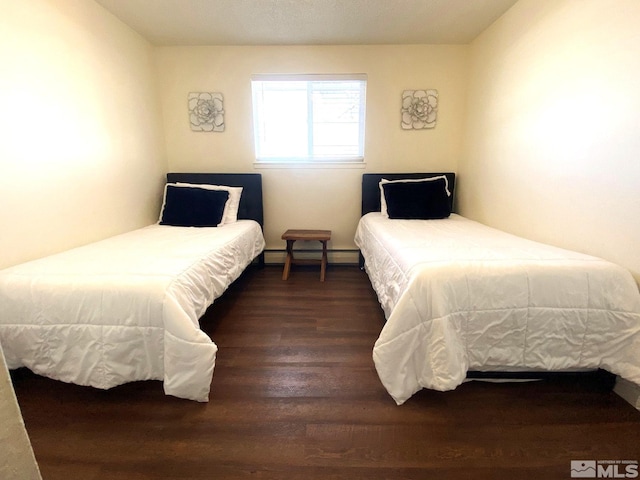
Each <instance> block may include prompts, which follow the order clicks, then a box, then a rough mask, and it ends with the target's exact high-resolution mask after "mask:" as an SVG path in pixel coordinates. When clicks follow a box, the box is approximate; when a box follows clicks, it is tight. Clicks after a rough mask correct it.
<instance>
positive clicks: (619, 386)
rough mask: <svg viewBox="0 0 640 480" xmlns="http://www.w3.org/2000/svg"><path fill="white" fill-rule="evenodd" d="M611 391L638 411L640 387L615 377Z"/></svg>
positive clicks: (639, 407) (639, 408)
mask: <svg viewBox="0 0 640 480" xmlns="http://www.w3.org/2000/svg"><path fill="white" fill-rule="evenodd" d="M613 391H614V392H615V393H617V394H618V395H620V396H621V397H622V398H623V399H625V400H626V401H627V402H629V403H630V404H631V405H633V406H634V407H635V408H636V409H638V410H640V386H638V385H636V384H635V383H633V382H630V381H628V380H625V379H624V378H620V377H617V378H616V384H615V386H614V387H613Z"/></svg>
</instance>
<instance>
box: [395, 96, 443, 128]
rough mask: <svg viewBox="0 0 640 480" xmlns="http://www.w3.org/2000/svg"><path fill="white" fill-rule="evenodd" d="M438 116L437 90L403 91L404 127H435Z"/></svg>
mask: <svg viewBox="0 0 640 480" xmlns="http://www.w3.org/2000/svg"><path fill="white" fill-rule="evenodd" d="M437 116H438V91H437V90H405V91H404V92H402V128H403V129H405V130H421V129H423V128H434V127H435V126H436V117H437Z"/></svg>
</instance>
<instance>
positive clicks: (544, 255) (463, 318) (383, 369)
mask: <svg viewBox="0 0 640 480" xmlns="http://www.w3.org/2000/svg"><path fill="white" fill-rule="evenodd" d="M355 241H356V244H357V245H358V247H359V248H360V249H361V251H362V254H363V256H364V258H365V268H366V271H367V273H368V274H369V277H370V279H371V283H372V285H373V288H374V290H375V291H376V293H377V295H378V299H379V301H380V303H381V305H382V307H383V309H384V312H385V316H386V318H387V322H386V324H385V326H384V328H383V329H382V332H381V333H380V337H379V338H378V340H377V341H376V343H375V346H374V350H373V358H374V362H375V366H376V369H377V371H378V375H379V376H380V379H381V381H382V383H383V384H384V386H385V387H386V389H387V390H388V392H389V393H390V395H391V396H392V397H393V398H394V400H395V401H396V403H398V404H402V403H404V402H405V401H406V400H407V399H408V398H409V397H411V395H413V394H414V393H415V392H417V391H418V390H420V389H421V388H423V387H425V388H431V389H435V390H441V391H445V390H451V389H454V388H455V387H456V386H458V385H459V384H461V383H462V382H463V381H464V379H465V376H466V372H467V370H484V371H497V370H511V371H522V370H544V371H560V370H572V369H582V368H588V369H594V368H603V369H605V370H608V371H610V372H612V373H615V374H617V375H620V376H622V377H624V378H626V379H628V380H630V381H632V382H635V383H637V384H640V294H639V292H638V287H637V285H636V283H635V281H634V280H633V277H632V276H631V275H630V273H629V272H628V271H626V270H624V269H623V268H621V267H618V266H616V265H614V264H612V263H610V262H607V261H604V260H602V259H599V258H594V257H591V256H587V255H583V254H579V253H575V252H570V251H566V250H562V249H559V248H555V247H551V246H548V245H543V244H539V243H536V242H532V241H529V240H525V239H523V238H519V237H515V236H513V235H509V234H506V233H504V232H501V231H498V230H495V229H492V228H489V227H486V226H484V225H481V224H479V223H477V222H473V221H471V220H468V219H465V218H463V217H461V216H458V215H452V216H451V217H450V218H448V219H444V220H426V221H421V220H389V219H387V218H384V217H382V216H381V215H380V213H369V214H367V215H365V216H364V217H363V218H362V219H361V221H360V224H359V225H358V229H357V232H356V238H355Z"/></svg>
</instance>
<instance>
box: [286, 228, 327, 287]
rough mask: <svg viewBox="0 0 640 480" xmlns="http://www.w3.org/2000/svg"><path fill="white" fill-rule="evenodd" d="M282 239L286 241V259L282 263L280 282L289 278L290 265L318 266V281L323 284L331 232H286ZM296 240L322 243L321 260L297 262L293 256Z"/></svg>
mask: <svg viewBox="0 0 640 480" xmlns="http://www.w3.org/2000/svg"><path fill="white" fill-rule="evenodd" d="M282 239H283V240H286V241H287V259H286V261H285V262H284V271H283V272H282V280H287V279H288V278H289V272H290V271H291V265H317V264H320V281H321V282H324V277H325V273H326V271H327V242H328V241H329V240H331V230H287V231H286V232H284V233H283V234H282ZM296 240H317V241H319V242H321V243H322V258H321V259H320V260H313V259H311V260H308V259H305V260H299V259H296V258H294V256H293V244H294V243H295V242H296Z"/></svg>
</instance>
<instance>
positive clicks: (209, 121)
mask: <svg viewBox="0 0 640 480" xmlns="http://www.w3.org/2000/svg"><path fill="white" fill-rule="evenodd" d="M189 123H190V124H191V130H193V131H194V132H224V107H223V102H222V94H221V93H217V92H213V93H208V92H191V93H189Z"/></svg>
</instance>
